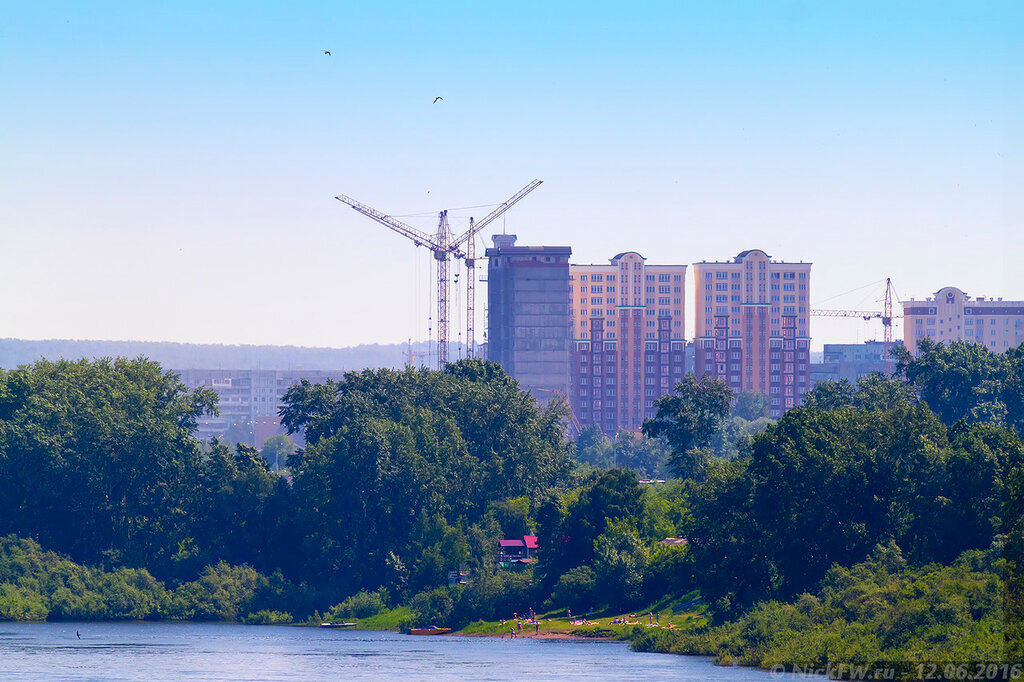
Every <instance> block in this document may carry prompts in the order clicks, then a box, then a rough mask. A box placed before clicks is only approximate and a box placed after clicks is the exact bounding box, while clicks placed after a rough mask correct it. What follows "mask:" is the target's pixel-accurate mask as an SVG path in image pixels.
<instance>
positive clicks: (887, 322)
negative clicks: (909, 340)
mask: <svg viewBox="0 0 1024 682" xmlns="http://www.w3.org/2000/svg"><path fill="white" fill-rule="evenodd" d="M894 293H895V290H894V289H893V286H892V278H891V277H886V278H885V297H884V299H883V304H882V312H878V311H877V310H820V309H813V308H812V309H811V315H813V316H814V317H860V318H863V319H864V320H865V321H867V320H873V319H880V320H882V338H883V342H884V344H885V365H886V368H888V369H891V367H892V354H891V353H892V321H893V318H894V317H895V316H894V315H893V312H892V297H893V294H894Z"/></svg>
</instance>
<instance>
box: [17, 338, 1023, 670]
mask: <svg viewBox="0 0 1024 682" xmlns="http://www.w3.org/2000/svg"><path fill="white" fill-rule="evenodd" d="M922 350H923V353H922V355H921V356H920V357H917V358H910V357H903V358H901V362H900V372H901V373H902V374H901V375H900V376H899V377H896V378H893V377H884V376H881V375H873V376H869V377H866V378H864V379H862V380H861V381H859V382H858V383H857V384H856V385H854V384H850V383H848V382H835V383H829V382H826V383H823V384H819V385H818V386H817V387H816V388H815V389H814V390H813V391H811V392H810V393H809V394H808V396H807V398H806V401H805V405H804V406H803V407H800V408H796V409H792V410H790V411H788V412H787V413H786V414H785V415H784V416H783V417H782V418H781V419H779V420H778V421H777V422H772V421H771V420H769V419H768V418H767V417H766V416H765V414H764V413H765V410H766V407H767V404H766V403H765V401H764V400H763V398H761V397H758V396H753V395H749V394H745V395H740V396H737V397H736V398H735V400H734V397H733V396H732V394H731V393H730V391H729V389H728V387H726V386H725V385H724V384H722V383H721V382H715V381H712V380H702V381H697V380H696V379H694V378H692V377H688V378H687V379H686V380H684V381H683V382H681V383H680V384H679V385H678V386H677V387H676V389H675V390H674V392H673V393H672V394H670V395H668V396H665V397H664V398H662V399H661V400H659V401H658V412H657V417H656V418H655V419H653V420H650V421H649V422H648V423H647V424H645V427H644V435H640V434H618V435H617V437H616V438H615V439H614V441H613V440H610V439H608V438H606V437H605V436H604V435H603V434H601V433H600V432H599V431H597V430H593V429H591V430H588V431H585V432H584V434H582V435H581V437H580V439H579V442H578V443H576V444H573V443H571V442H569V441H567V440H566V439H565V437H564V428H565V422H566V417H567V413H566V411H565V407H564V404H559V403H558V402H557V401H556V402H555V403H553V404H552V405H551V406H549V407H547V408H543V409H542V408H540V407H539V406H538V405H537V404H536V403H535V402H534V401H533V400H532V399H531V398H530V396H529V394H527V393H524V392H522V391H520V390H519V387H518V385H517V384H516V382H515V381H513V380H512V379H510V378H509V377H508V376H507V375H506V374H505V373H504V372H503V371H502V370H501V368H500V367H499V366H497V365H495V364H492V363H486V362H481V361H479V360H466V361H462V362H459V363H455V364H453V365H450V366H449V367H448V368H447V369H446V370H444V371H441V372H433V371H427V370H414V369H407V370H405V371H393V370H377V371H364V372H353V373H349V374H347V375H345V377H344V378H343V379H342V380H340V381H337V382H328V383H325V384H310V383H307V382H304V383H302V384H300V385H298V386H295V387H293V388H292V389H291V390H290V391H289V392H288V394H287V396H286V399H285V403H286V405H285V408H284V409H283V410H282V418H283V421H284V423H285V424H286V425H287V426H288V427H289V428H290V429H292V430H302V431H303V435H304V437H305V440H306V444H307V445H306V447H305V448H304V449H301V450H296V449H295V447H294V443H293V442H291V441H289V440H288V439H287V438H278V439H275V440H273V441H271V442H269V443H268V444H267V445H266V446H265V448H264V453H260V452H257V451H256V450H255V449H253V448H251V447H248V446H246V445H236V446H234V447H233V448H229V447H228V446H227V445H225V444H223V443H221V442H218V441H213V442H211V443H199V442H198V441H196V440H195V439H194V438H193V437H192V435H191V433H192V431H193V428H194V425H195V420H196V419H197V418H198V416H199V415H201V414H202V413H203V412H207V411H210V410H213V409H215V405H214V401H213V396H212V394H210V393H208V392H206V391H202V390H200V391H197V392H193V393H190V392H188V391H187V390H185V388H184V386H182V384H181V383H180V382H179V381H178V379H177V377H175V376H174V375H173V374H171V373H165V372H163V371H162V370H161V369H160V367H159V366H157V365H155V364H154V363H151V362H148V361H146V360H142V359H139V360H123V359H121V360H113V361H112V360H101V361H96V362H85V361H82V362H46V361H43V362H39V363H36V364H34V365H31V366H26V367H21V368H18V369H15V370H10V371H6V372H0V537H4V536H6V537H4V539H3V540H0V619H40V618H52V619H62V618H181V619H217V620H242V621H245V622H253V623H273V622H284V621H287V620H291V618H292V616H295V617H296V619H298V620H306V619H307V617H313V618H316V617H319V614H318V613H316V610H317V609H322V610H323V611H324V613H325V616H324V617H326V618H329V619H332V620H347V619H357V618H369V619H371V620H372V619H375V618H379V619H386V618H387V619H391V620H390V621H389V622H392V621H393V622H394V624H397V619H398V618H402V619H407V620H406V621H405V622H407V624H408V623H415V624H423V625H426V624H430V623H436V624H447V625H450V626H459V625H462V624H466V623H468V622H470V621H472V620H476V619H481V618H483V619H499V618H507V617H509V616H510V615H511V613H512V612H513V611H518V612H519V613H523V612H525V611H526V610H527V609H528V608H536V609H537V610H541V609H563V608H571V609H573V611H574V612H575V613H577V614H582V613H589V612H590V611H591V609H593V610H595V611H600V610H602V609H605V608H613V609H619V610H632V609H638V608H640V607H642V606H644V605H649V604H652V603H653V602H658V601H660V602H662V603H671V602H672V600H673V598H676V599H677V600H685V601H690V600H692V596H687V597H683V595H686V594H687V593H690V592H691V591H692V590H693V589H694V587H697V588H699V590H700V594H701V597H702V598H703V600H704V603H705V604H706V606H707V609H708V613H709V614H710V615H711V616H712V617H713V618H715V619H716V623H717V624H718V625H717V626H716V627H714V628H713V629H708V630H705V631H701V632H696V633H691V634H690V635H684V636H682V637H678V636H676V635H671V634H666V635H657V636H655V635H650V636H648V637H645V638H642V639H641V641H640V645H641V646H650V647H653V648H661V649H672V650H680V651H701V652H708V653H715V654H717V655H721V656H723V657H728V658H730V659H734V660H744V661H747V662H753V663H758V664H764V663H765V662H770V661H777V660H789V661H795V660H797V657H801V658H802V660H805V661H808V662H809V661H818V660H826V659H827V660H833V659H834V658H835V657H838V656H840V655H846V653H843V652H847V653H849V652H856V653H857V654H858V655H859V656H862V657H866V658H868V659H872V657H885V656H895V655H907V656H913V655H916V654H915V652H920V651H922V650H923V649H922V647H931V648H930V649H928V650H929V651H936V652H940V653H942V655H945V653H943V652H950V655H951V656H952V655H975V654H977V655H986V656H987V655H997V653H993V652H996V651H997V649H998V647H999V646H1001V647H1002V649H1000V650H1001V651H1002V652H1003V653H1002V654H1001V655H1004V656H1007V657H1013V656H1017V657H1018V658H1019V657H1020V656H1021V655H1022V654H1024V652H1022V650H1021V644H1020V642H1021V634H1022V631H1024V626H1022V623H1024V598H1022V593H1024V590H1022V587H1024V562H1022V561H1021V550H1022V548H1024V523H1022V521H1021V519H1022V516H1024V514H1022V512H1024V467H1022V464H1024V445H1022V443H1021V441H1020V439H1019V437H1018V435H1019V431H1020V428H1021V423H1022V422H1021V415H1020V409H1021V383H1020V381H1021V379H1020V377H1021V367H1020V365H1021V357H1022V356H1021V349H1017V350H1015V351H1011V352H1010V353H1007V354H1006V355H1004V356H997V355H994V354H991V353H989V352H988V351H986V350H984V349H983V348H980V349H979V348H972V347H969V346H966V345H958V344H952V345H951V346H942V345H930V344H924V346H923V347H922ZM268 457H269V458H271V459H272V460H273V461H274V463H275V465H276V466H274V467H271V466H270V465H268V461H267V458H268ZM278 469H280V470H279V471H278ZM673 474H674V475H675V478H674V480H671V481H669V482H668V483H656V484H653V485H651V484H647V483H641V481H640V480H638V476H639V477H645V478H647V477H652V476H663V477H666V478H668V477H670V476H671V475H673ZM531 534H535V535H537V536H538V538H539V540H538V542H539V548H540V549H539V554H538V561H537V562H535V563H528V564H516V565H514V566H511V567H510V566H509V565H505V566H499V565H498V564H497V563H496V561H495V553H496V550H497V543H498V540H499V539H501V538H521V537H522V536H524V535H531ZM680 537H682V538H686V542H685V543H680V542H678V541H676V542H674V543H673V542H669V543H666V542H662V541H663V540H664V539H665V538H680ZM18 538H31V539H18ZM37 543H38V544H37ZM41 547H42V548H45V549H46V551H43V549H41ZM1000 548H1002V549H1003V550H1004V552H1003V556H1002V557H1001V558H1000V556H999V550H1000ZM869 557H871V558H870V560H868V559H869ZM866 560H867V562H866V563H864V562H865V561H866ZM449 583H455V584H451V585H450V584H449ZM460 583H463V584H460ZM953 597H955V598H953ZM330 604H333V605H334V606H333V607H330V608H325V607H326V606H327V605H330ZM398 604H405V605H407V606H408V607H409V608H408V609H406V608H395V607H396V605H398ZM398 614H400V615H398ZM729 619H732V620H729ZM887 628H888V629H887ZM773 633H775V634H773ZM866 633H870V634H871V636H870V637H869V636H868V634H866ZM838 642H845V643H847V644H848V646H847V648H845V649H844V648H843V647H842V646H840V645H839V644H838ZM844 646H846V645H844ZM850 647H853V648H850ZM958 647H959V648H958ZM837 652H839V653H837ZM850 655H852V654H850ZM872 660H874V659H872Z"/></svg>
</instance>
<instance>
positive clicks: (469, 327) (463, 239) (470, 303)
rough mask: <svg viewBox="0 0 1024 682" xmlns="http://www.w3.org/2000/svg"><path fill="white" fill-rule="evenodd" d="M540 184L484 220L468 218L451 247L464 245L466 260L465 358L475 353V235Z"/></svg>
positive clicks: (537, 183) (536, 183)
mask: <svg viewBox="0 0 1024 682" xmlns="http://www.w3.org/2000/svg"><path fill="white" fill-rule="evenodd" d="M541 183H543V180H533V181H532V182H530V183H528V184H527V185H526V187H523V188H522V189H521V190H519V191H518V192H516V193H515V194H513V195H512V196H511V197H509V198H508V199H506V200H505V202H504V203H503V204H501V205H500V206H498V207H497V208H496V209H494V210H493V211H491V212H490V213H488V214H487V215H486V216H484V219H483V220H481V221H480V222H479V223H476V222H474V221H473V219H472V218H470V219H469V229H468V230H466V231H465V232H463V233H462V234H461V235H459V237H458V238H457V239H456V240H455V241H454V242H453V246H454V248H456V249H457V248H458V247H459V246H460V245H461V244H465V245H466V253H465V256H464V257H465V259H466V357H470V358H471V357H473V355H474V354H475V352H476V337H475V336H474V332H475V327H476V235H477V234H479V232H480V230H482V229H484V228H485V227H487V226H488V225H490V224H491V223H492V222H494V221H495V220H497V219H498V218H499V217H500V216H502V215H504V213H505V211H507V210H509V209H510V208H512V207H513V206H514V205H515V204H517V203H518V202H519V200H520V199H522V198H523V197H525V196H526V195H527V194H529V193H530V192H532V191H533V190H535V189H537V188H538V187H540V185H541ZM455 255H456V257H460V256H461V254H458V253H456V254H455Z"/></svg>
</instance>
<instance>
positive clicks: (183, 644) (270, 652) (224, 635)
mask: <svg viewBox="0 0 1024 682" xmlns="http://www.w3.org/2000/svg"><path fill="white" fill-rule="evenodd" d="M76 632H78V633H80V634H81V639H78V636H77V635H76ZM0 665H2V667H3V672H2V673H0V674H2V675H3V676H4V678H5V679H9V678H16V679H41V678H46V679H119V680H147V681H150V680H170V679H183V678H188V679H211V680H212V679H215V680H253V679H260V680H309V679H346V680H351V679H355V680H360V679H390V678H401V679H403V680H421V679H431V680H438V679H473V680H512V679H521V678H531V679H554V678H558V679H567V678H568V679H573V678H575V679H593V678H605V679H610V680H638V679H643V680H664V679H675V680H760V681H762V682H766V681H768V680H770V681H771V682H784V681H786V680H793V679H807V678H805V677H802V676H796V675H771V676H769V675H768V674H767V673H762V672H758V671H754V670H746V669H741V668H720V667H716V666H714V665H712V664H711V662H710V661H708V660H707V659H702V658H690V657H684V656H669V655H661V654H641V653H635V652H632V651H630V650H629V649H628V648H627V647H626V645H625V644H623V643H621V642H571V641H552V640H531V639H527V638H522V639H515V640H509V639H505V640H502V639H493V638H473V637H430V638H423V637H412V636H407V635H399V634H396V633H391V632H365V631H363V632H360V631H338V630H320V629H314V628H300V627H280V626H246V625H218V624H202V625H200V624H190V623H182V624H177V623H14V624H12V623H4V624H0ZM815 679H820V678H815Z"/></svg>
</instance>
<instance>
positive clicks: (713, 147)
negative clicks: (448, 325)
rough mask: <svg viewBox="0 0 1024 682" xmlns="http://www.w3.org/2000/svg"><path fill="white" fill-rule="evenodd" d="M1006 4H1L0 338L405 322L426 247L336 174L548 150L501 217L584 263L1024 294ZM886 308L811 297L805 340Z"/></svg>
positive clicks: (418, 292) (1017, 81)
mask: <svg viewBox="0 0 1024 682" xmlns="http://www.w3.org/2000/svg"><path fill="white" fill-rule="evenodd" d="M1022 19H1024V4H1022V3H1019V2H984V1H979V2H966V1H965V2H959V3H942V2H891V1H886V2H864V1H860V0H858V1H856V2H845V3H844V2H797V1H793V2H775V3H772V2H703V3H695V2H679V1H676V2H640V3H635V2H628V3H627V2H619V3H602V2H586V3H583V2H580V3H575V2H563V3H547V2H537V3H529V2H527V3H523V2H520V3H492V2H440V1H438V2H432V3H412V2H410V3H387V2H381V3H376V2H374V3H371V2H365V3H359V4H346V3H337V2H322V3H319V2H309V3H287V4H285V3H280V4H271V3H248V2H244V3H243V2H231V3H229V2H216V3H207V2H176V3H135V2H106V3H104V2H94V3H81V2H38V3H28V2H6V3H4V8H3V12H2V13H0V93H2V95H0V98H2V106H0V257H2V259H3V267H2V268H0V291H2V292H3V295H2V296H0V337H3V336H12V337H21V338H91V339H144V340H174V341H193V342H224V343H274V344H300V345H324V346H344V345H350V344H356V343H363V342H374V341H380V342H394V341H400V340H404V339H405V338H407V337H410V336H411V337H413V338H423V337H425V335H426V317H427V311H428V308H429V306H428V288H429V279H428V277H429V275H428V273H429V269H428V268H429V266H430V259H429V255H428V254H427V253H426V252H425V251H423V250H422V249H420V250H416V249H414V248H413V247H412V246H411V245H410V244H408V243H406V242H405V241H404V240H403V239H402V238H400V237H398V236H397V235H394V234H392V233H390V232H387V231H386V230H384V229H383V228H380V227H378V226H377V225H376V224H374V223H372V222H370V221H369V220H368V219H366V218H363V217H362V216H360V215H358V214H356V213H355V212H354V211H352V210H351V209H348V208H347V207H345V206H344V205H342V204H340V203H339V202H337V201H334V200H333V197H334V196H335V195H336V194H338V193H345V194H349V195H351V196H354V197H356V198H358V199H360V200H362V201H365V202H366V203H369V204H371V205H373V206H375V207H378V208H380V209H382V210H384V211H386V212H390V213H393V214H412V213H429V212H433V211H437V210H438V209H442V208H456V207H462V206H475V205H481V204H492V203H498V202H500V201H502V200H504V198H505V197H507V196H508V195H510V194H512V193H513V192H515V191H516V190H517V189H519V188H520V187H521V186H523V185H524V184H525V183H526V182H528V181H529V180H531V179H532V178H535V177H536V178H540V179H542V180H544V181H545V184H544V185H543V186H542V187H541V188H540V189H538V190H537V191H536V192H534V193H533V194H532V195H531V196H530V197H528V198H527V199H525V200H524V201H523V202H522V203H521V204H520V205H519V206H517V207H516V208H515V209H513V211H512V212H510V213H509V214H508V219H507V229H508V230H509V231H515V232H517V233H518V234H519V235H520V240H521V242H527V243H549V244H569V245H571V246H572V247H573V250H574V252H575V254H576V260H577V262H600V261H604V260H605V259H607V258H609V257H610V256H612V255H613V254H615V253H617V252H619V251H624V250H636V251H639V252H640V253H641V254H643V255H645V256H647V257H648V259H649V261H651V262H672V263H692V262H694V261H698V260H704V259H708V260H720V259H727V258H730V257H732V256H733V255H735V254H736V253H738V252H739V251H741V250H743V249H747V248H762V249H764V250H766V251H767V252H768V253H769V254H770V255H772V256H773V257H775V258H781V259H787V260H805V261H813V262H814V264H815V266H814V270H813V272H812V294H811V298H812V303H819V304H820V305H821V306H823V307H844V308H865V307H866V308H869V309H871V308H877V307H879V306H880V304H879V303H878V302H877V301H876V299H878V297H879V296H880V293H881V288H882V285H881V283H879V282H880V281H884V278H885V277H886V276H891V277H892V278H893V280H894V282H895V284H896V286H897V290H898V292H899V294H900V295H901V296H902V297H904V298H909V297H911V296H916V297H918V298H920V297H924V296H926V295H928V294H930V293H932V292H934V291H936V290H938V289H939V288H940V287H942V286H946V285H955V286H959V287H961V288H962V289H964V290H966V291H968V292H969V293H970V294H972V295H986V296H1003V297H1005V298H1015V299H1024V268H1022V261H1024V237H1022V232H1024V230H1022V218H1024V190H1022V187H1024V162H1022V152H1024V133H1022V128H1024V118H1022V112H1024V107H1022V100H1024V41H1022V40H1021V36H1022V35H1024V21H1022ZM324 49H327V50H330V51H331V53H332V55H331V56H330V57H328V56H326V55H324V54H323V53H322V52H321V50H324ZM438 95H440V96H442V97H444V101H443V102H439V103H437V104H432V103H431V102H432V100H433V99H434V97H435V96H438ZM487 210H488V209H486V208H484V209H474V210H473V211H471V212H470V211H453V217H454V218H456V223H457V224H456V228H458V226H459V225H458V221H461V220H466V219H468V216H469V215H470V213H472V214H473V215H476V217H478V218H479V217H481V216H482V215H483V214H484V213H486V212H487ZM407 220H408V221H409V222H411V223H412V224H414V225H415V226H417V227H421V228H423V229H427V230H429V229H432V227H433V222H434V219H433V218H430V217H410V218H408V219H407ZM873 282H874V283H876V284H875V285H874V286H868V287H866V288H861V287H865V285H869V284H871V283H873ZM687 284H688V287H691V286H692V280H691V282H688V283H687ZM854 289H858V290H857V291H855V292H854V293H852V294H847V295H845V296H839V294H843V293H844V292H847V291H850V290H854ZM687 294H688V296H687V307H688V308H692V291H690V290H689V289H688V291H687ZM453 317H454V319H453V324H454V323H455V322H461V321H462V314H458V315H457V316H453ZM691 317H692V315H691ZM480 327H482V323H478V328H480ZM692 329H693V327H692V324H690V327H689V329H688V330H687V333H688V334H689V333H692ZM478 333H479V332H478ZM876 333H877V332H876V331H875V330H874V329H873V328H871V327H869V326H867V325H866V324H865V323H863V322H859V321H824V320H818V319H816V320H815V321H814V322H813V324H812V334H813V335H814V337H815V346H819V347H820V344H821V343H822V342H833V341H843V340H849V341H857V340H864V339H865V338H871V337H873V336H874V335H875V334H876Z"/></svg>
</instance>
